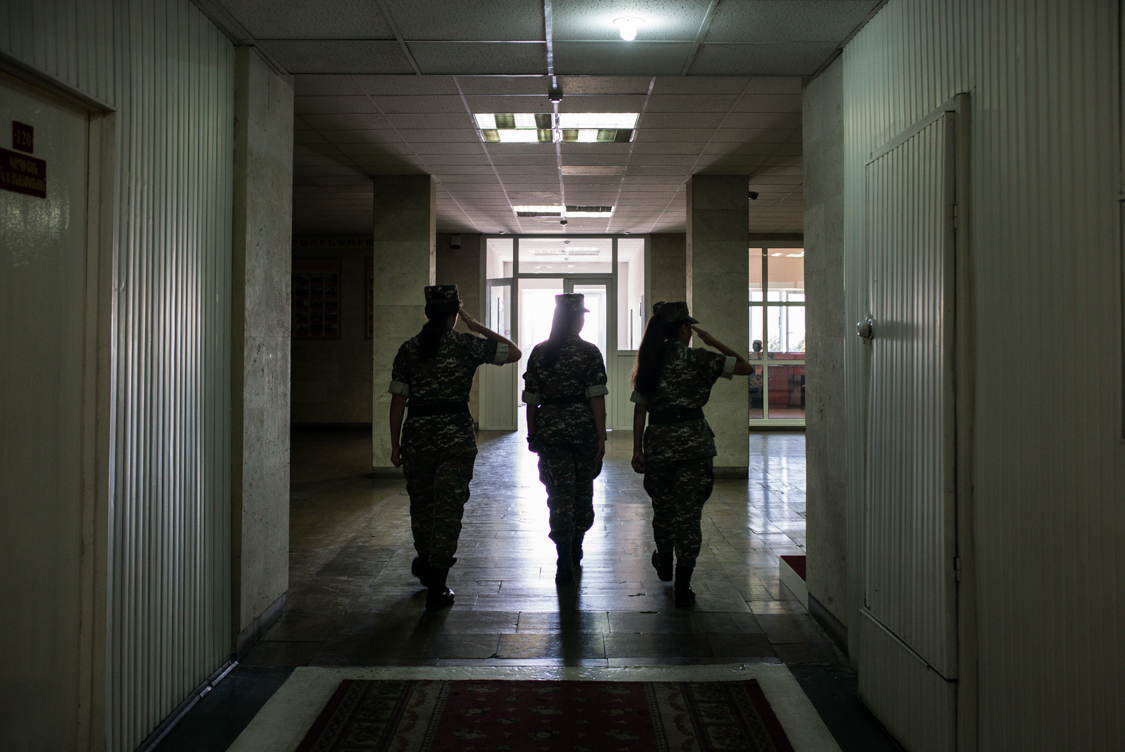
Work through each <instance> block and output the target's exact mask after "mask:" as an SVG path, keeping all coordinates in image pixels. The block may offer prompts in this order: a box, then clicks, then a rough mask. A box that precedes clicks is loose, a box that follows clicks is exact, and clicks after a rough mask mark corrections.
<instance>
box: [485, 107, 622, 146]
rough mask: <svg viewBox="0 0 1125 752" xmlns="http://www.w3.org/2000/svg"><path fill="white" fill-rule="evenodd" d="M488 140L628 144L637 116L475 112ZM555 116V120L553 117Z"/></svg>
mask: <svg viewBox="0 0 1125 752" xmlns="http://www.w3.org/2000/svg"><path fill="white" fill-rule="evenodd" d="M474 117H475V118H476V121H477V128H479V129H480V132H481V135H482V136H483V137H484V140H485V141H486V142H487V143H493V144H503V143H517V144H533V143H541V144H545V143H553V142H556V141H563V142H566V143H589V144H596V143H603V144H604V143H619V144H620V143H626V144H627V143H629V142H630V141H632V140H633V133H634V131H635V130H636V128H637V120H638V118H639V117H640V115H639V114H637V113H635V112H560V113H559V114H558V115H557V116H556V115H553V114H550V113H530V112H515V113H511V112H501V113H478V114H477V115H475V116H474ZM556 118H557V119H556Z"/></svg>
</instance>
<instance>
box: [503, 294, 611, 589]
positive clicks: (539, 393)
mask: <svg viewBox="0 0 1125 752" xmlns="http://www.w3.org/2000/svg"><path fill="white" fill-rule="evenodd" d="M583 301H584V298H583V296H582V295H581V294H578V293H567V294H565V295H556V296H555V317H554V319H553V321H552V322H551V336H550V337H549V338H548V339H547V341H546V342H541V343H539V344H538V345H536V346H535V349H534V350H532V351H531V356H530V357H529V358H528V359H527V373H525V374H524V375H523V378H524V383H525V388H524V393H523V401H524V402H526V403H527V440H528V447H529V448H530V449H531V451H533V452H537V453H538V454H539V479H540V480H541V481H543V485H545V486H546V487H547V507H548V508H549V509H550V510H551V540H553V541H554V542H555V549H556V551H557V553H558V561H557V567H558V568H557V570H556V572H555V581H556V582H571V581H572V580H573V579H574V567H575V566H577V565H578V563H579V561H580V560H581V559H582V537H583V536H584V535H585V534H586V531H587V530H589V529H590V527H591V526H592V525H593V524H594V478H596V477H597V475H598V471H599V470H600V468H601V462H602V457H603V456H604V455H605V395H606V394H608V393H609V389H608V388H607V387H606V375H605V363H604V362H603V361H602V354H601V352H599V351H598V348H597V346H596V345H594V344H592V343H590V342H586V341H585V340H583V339H582V338H581V337H579V336H578V333H579V332H581V331H582V325H583V324H584V323H585V321H586V308H585V307H584V305H583Z"/></svg>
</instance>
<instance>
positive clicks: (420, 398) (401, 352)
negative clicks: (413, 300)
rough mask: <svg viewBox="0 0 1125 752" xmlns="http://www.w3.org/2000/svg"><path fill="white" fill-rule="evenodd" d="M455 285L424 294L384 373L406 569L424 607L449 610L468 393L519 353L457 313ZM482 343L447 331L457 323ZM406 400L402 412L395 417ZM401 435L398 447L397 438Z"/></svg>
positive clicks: (470, 458)
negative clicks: (406, 518) (421, 311)
mask: <svg viewBox="0 0 1125 752" xmlns="http://www.w3.org/2000/svg"><path fill="white" fill-rule="evenodd" d="M460 308H461V301H460V299H459V298H458V295H457V285H435V286H431V287H427V288H426V318H427V319H429V321H427V322H426V325H425V326H424V327H422V331H421V333H420V334H418V336H416V337H414V338H413V339H409V340H407V341H406V342H404V343H403V345H402V347H400V348H399V349H398V355H396V356H395V362H394V366H393V368H392V370H391V387H390V392H391V394H392V395H393V396H392V397H391V411H390V420H391V464H392V465H394V466H395V467H402V468H403V471H404V474H405V475H406V492H407V493H408V494H410V527H411V529H412V531H413V533H414V548H415V550H416V551H417V552H418V557H417V558H416V559H414V562H413V564H412V565H411V567H410V571H411V572H413V573H414V574H415V575H416V576H417V577H418V579H419V580H421V581H422V584H423V585H425V586H426V587H427V588H428V590H427V592H426V608H427V609H428V610H430V611H437V610H440V609H443V608H446V607H447V606H450V605H452V604H453V591H452V590H450V589H449V588H447V587H446V586H445V580H446V577H447V576H448V575H449V568H450V567H452V566H453V564H454V563H455V562H456V561H457V559H456V557H454V555H453V554H455V553H456V552H457V538H458V536H459V535H460V534H461V517H462V515H463V514H464V512H465V502H466V501H468V500H469V481H470V480H472V479H473V463H474V462H475V460H476V456H477V441H476V434H475V433H474V431H473V416H472V415H471V414H470V413H469V390H470V389H471V388H472V386H473V374H474V373H475V372H476V370H477V366H479V365H482V364H484V363H492V364H493V365H498V366H502V365H504V364H505V363H514V362H515V361H517V360H519V358H520V351H519V348H517V347H516V346H515V344H514V343H513V342H512V341H511V340H508V339H505V338H504V337H501V336H500V335H499V334H497V333H496V332H493V331H491V330H489V329H488V328H486V327H485V326H483V325H482V324H480V323H479V322H477V321H476V320H474V319H473V318H472V317H471V316H469V314H467V313H465V312H464V311H461V310H460ZM458 315H460V318H461V319H462V320H463V321H464V322H465V326H467V327H468V328H469V330H470V331H473V332H477V333H478V334H483V335H484V338H481V337H474V336H473V335H471V334H467V333H466V334H460V333H458V332H455V331H453V328H454V327H455V326H457V318H458ZM408 398H409V408H410V412H409V413H408V414H407V416H406V424H405V426H404V425H403V422H402V415H403V412H404V411H405V410H406V408H407V399H408ZM400 434H401V445H400V443H399V436H400Z"/></svg>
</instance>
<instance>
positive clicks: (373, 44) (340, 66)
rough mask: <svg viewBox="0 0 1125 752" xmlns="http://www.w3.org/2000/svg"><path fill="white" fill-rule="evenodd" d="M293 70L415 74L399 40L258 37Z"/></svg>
mask: <svg viewBox="0 0 1125 752" xmlns="http://www.w3.org/2000/svg"><path fill="white" fill-rule="evenodd" d="M258 42H259V44H260V45H261V47H262V48H263V49H265V50H266V51H267V52H268V53H269V54H270V55H271V56H273V58H274V59H275V60H277V61H278V62H279V63H280V64H281V65H282V66H284V67H285V70H286V71H288V72H289V73H413V72H414V69H413V68H411V67H410V63H409V62H407V60H406V58H405V57H404V56H403V54H402V50H401V49H400V48H399V46H398V42H395V41H390V42H382V41H368V40H344V41H324V40H305V39H272V40H258Z"/></svg>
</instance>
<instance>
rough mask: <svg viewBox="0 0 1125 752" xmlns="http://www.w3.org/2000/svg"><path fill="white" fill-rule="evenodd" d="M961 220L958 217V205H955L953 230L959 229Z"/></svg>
mask: <svg viewBox="0 0 1125 752" xmlns="http://www.w3.org/2000/svg"><path fill="white" fill-rule="evenodd" d="M959 218H960V217H959V216H958V211H957V204H954V205H953V229H954V230H956V229H958V225H959V222H958V220H959Z"/></svg>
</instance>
